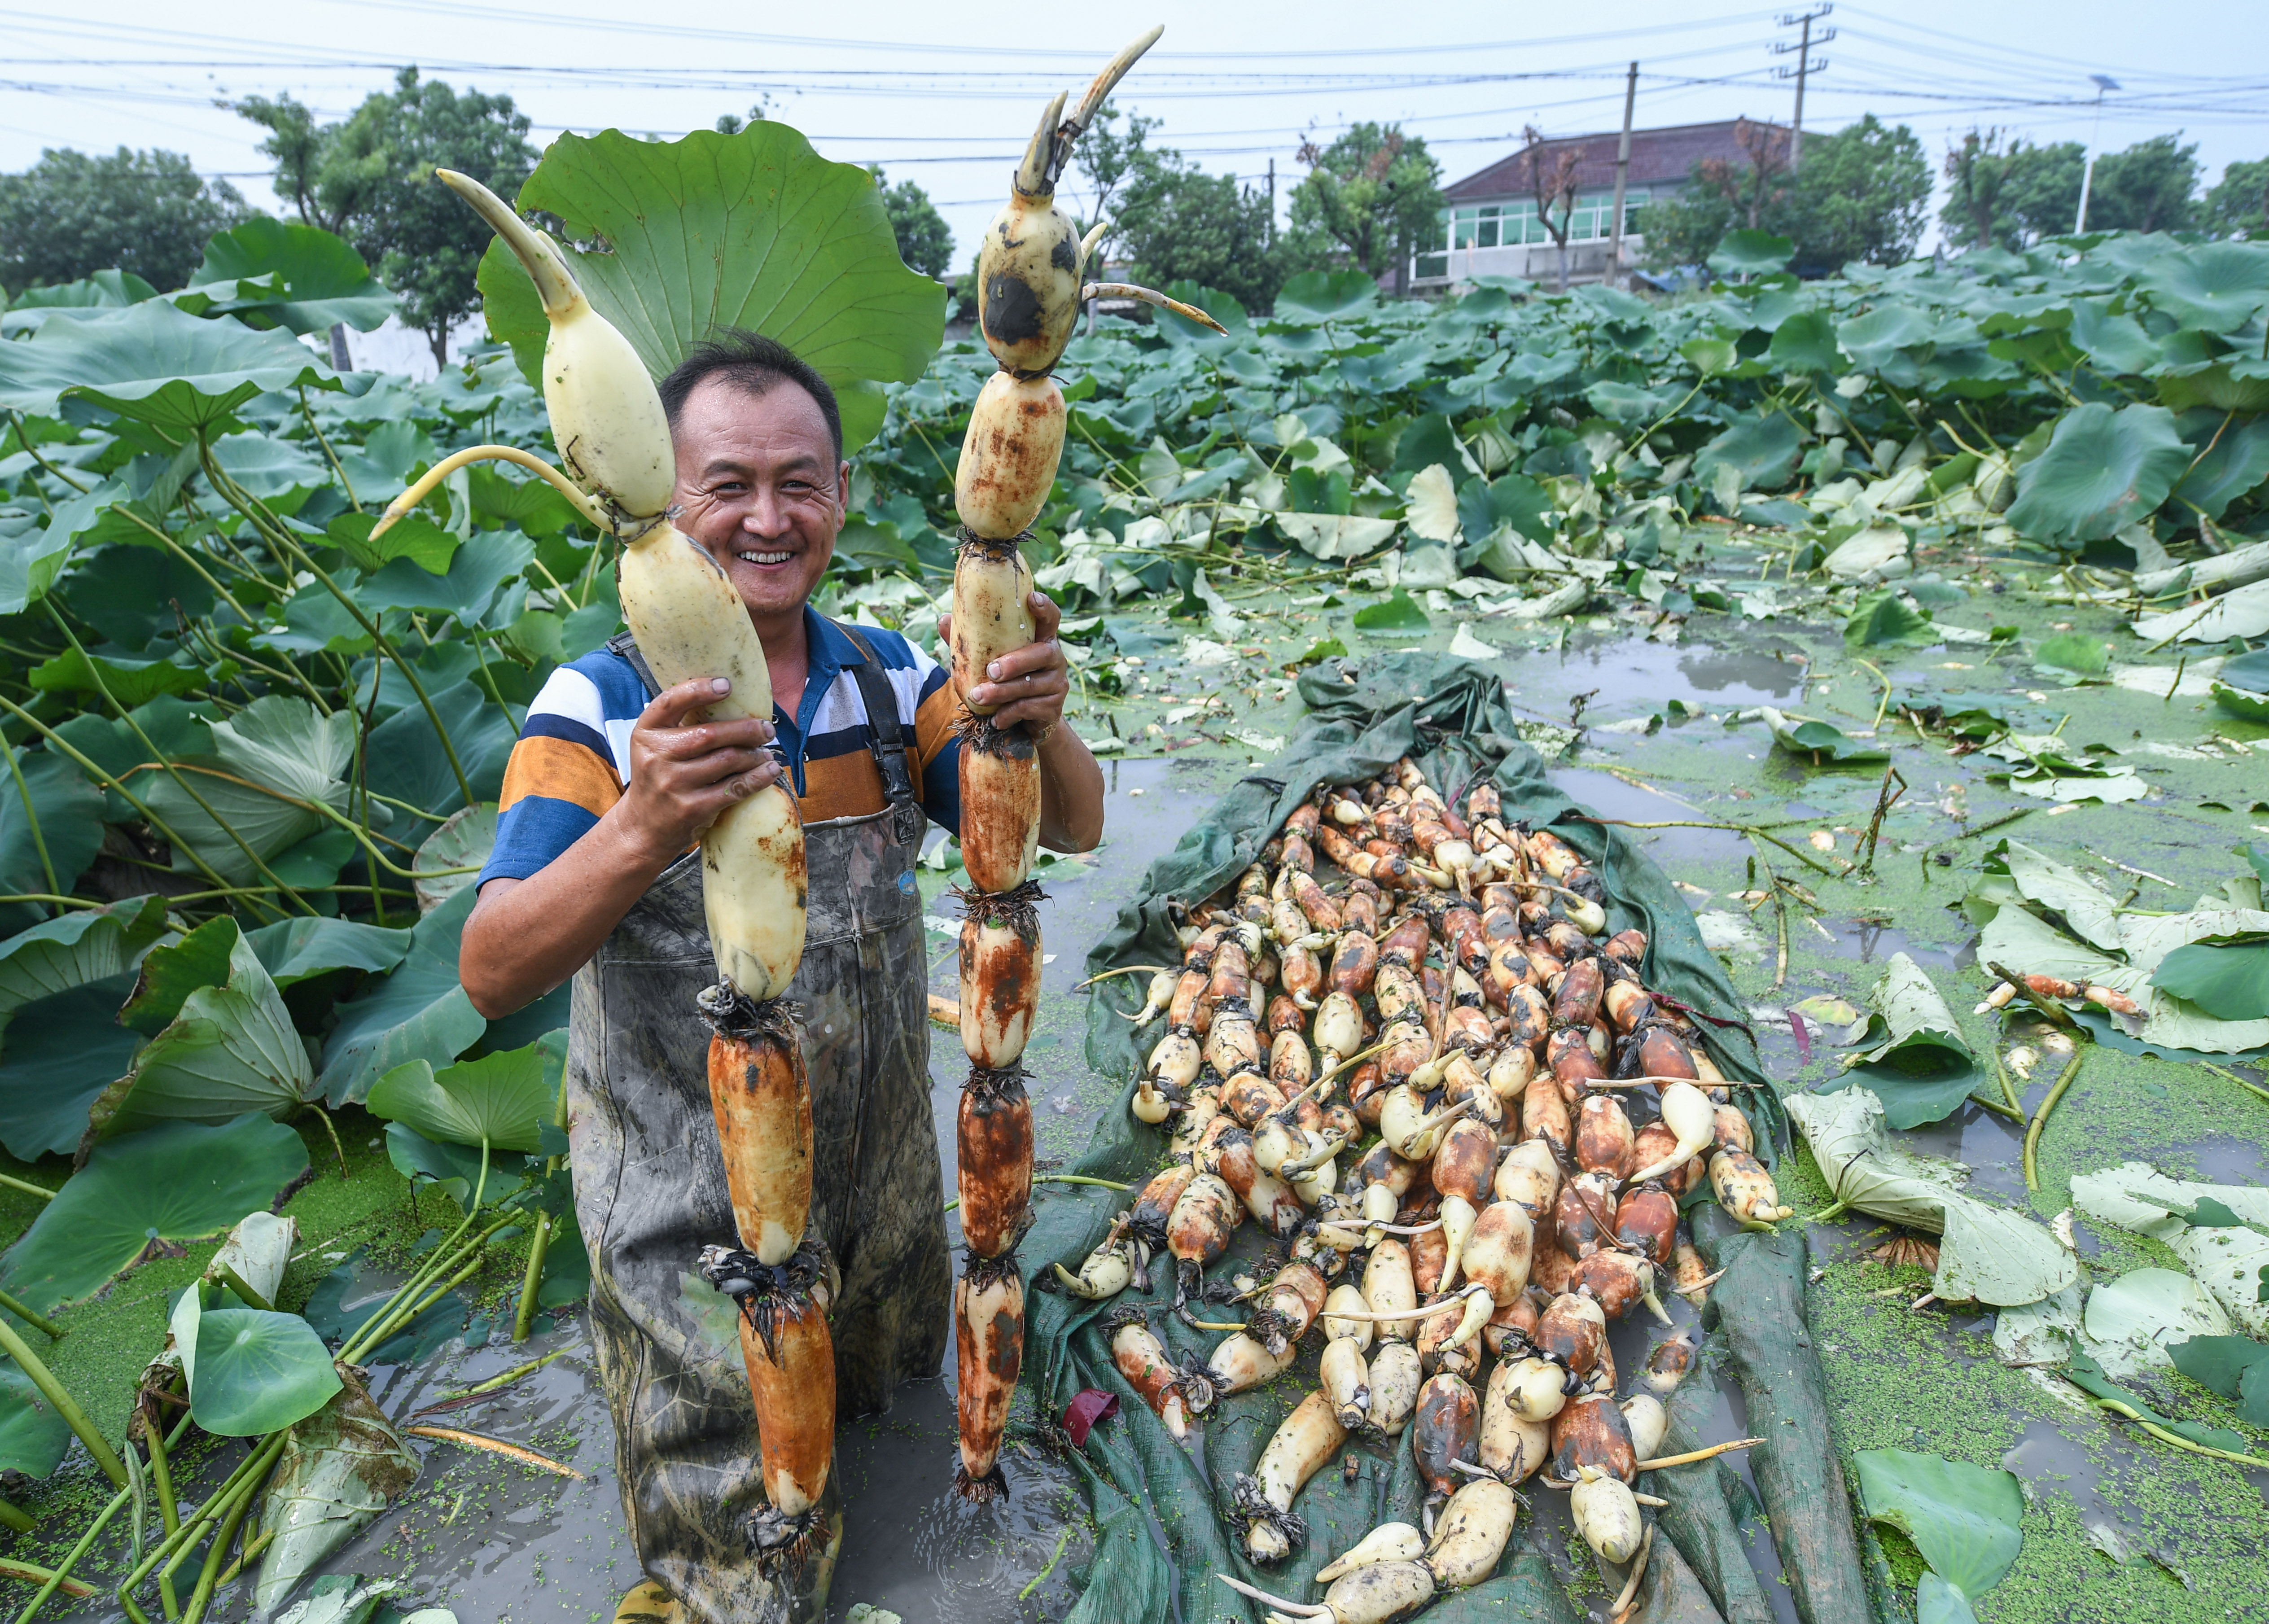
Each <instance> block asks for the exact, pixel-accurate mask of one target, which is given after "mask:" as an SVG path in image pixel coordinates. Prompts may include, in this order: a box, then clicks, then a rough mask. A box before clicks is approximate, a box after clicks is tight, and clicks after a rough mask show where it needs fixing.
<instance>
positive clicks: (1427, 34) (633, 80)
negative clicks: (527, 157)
mask: <svg viewBox="0 0 2269 1624" xmlns="http://www.w3.org/2000/svg"><path fill="white" fill-rule="evenodd" d="M1721 7H1722V9H1720V8H1721ZM1824 9H1827V8H1823V7H1822V6H1820V5H1818V4H1815V5H1814V6H1813V7H1812V10H1813V11H1815V12H1818V11H1822V10H1824ZM988 12H989V8H984V7H979V8H977V9H975V10H972V9H969V8H966V7H956V6H940V5H937V4H911V3H910V0H861V4H859V5H858V6H857V7H856V8H855V10H854V9H853V8H851V7H844V6H837V7H824V6H823V7H821V8H819V9H817V10H806V9H804V8H802V7H779V6H763V7H759V6H721V5H718V4H714V3H713V0H707V3H704V4H691V3H688V0H639V4H637V5H635V6H634V7H633V6H631V5H627V4H613V5H609V4H604V3H603V0H556V3H555V4H552V5H551V6H549V7H548V8H539V7H538V6H537V5H536V4H533V0H469V3H467V4H457V3H455V0H290V3H289V4H279V3H277V0H233V4H229V5H226V6H211V7H201V8H194V9H185V8H182V7H181V6H180V5H178V4H171V5H168V4H154V3H153V0H109V3H108V4H105V5H103V6H100V7H98V8H96V9H95V10H94V11H80V10H78V8H76V7H70V8H64V7H54V6H50V7H48V8H45V9H25V8H24V4H23V0H14V4H10V3H9V0H0V31H4V33H5V35H6V37H7V40H8V49H7V52H6V55H5V57H4V59H0V171H12V170H20V169H22V168H24V167H26V166H28V165H29V164H31V163H32V162H33V161H34V160H35V159H37V157H38V155H39V152H40V150H41V148H42V147H44V146H75V147H78V148H81V149H83V150H98V151H102V150H108V149H110V148H113V147H115V146H118V145H121V144H123V145H128V146H134V147H152V146H155V147H163V148H166V149H167V150H170V151H180V152H186V153H187V154H188V155H189V157H190V159H192V160H193V161H194V162H195V163H196V166H197V167H198V168H199V169H200V171H202V172H203V173H208V174H212V175H217V176H223V177H225V178H226V179H227V180H228V181H230V182H231V183H232V184H233V185H234V186H236V187H237V188H240V190H241V191H242V192H243V193H244V194H245V195H246V196H247V197H248V199H250V200H251V201H252V202H253V203H255V204H257V205H259V206H262V207H264V208H270V209H279V205H278V204H277V200H276V198H275V196H274V195H273V193H272V191H271V190H270V188H269V185H268V183H267V182H268V168H267V166H266V164H265V161H264V160H263V159H262V158H261V157H260V155H259V154H258V152H257V151H255V147H256V144H257V141H258V139H259V136H260V132H259V131H258V130H256V129H254V127H253V126H251V125H250V124H248V123H247V122H244V121H243V120H242V119H240V118H239V117H238V116H237V115H236V114H233V113H232V112H230V111H228V110H227V109H226V108H225V107H221V106H218V105H216V104H217V103H218V102H223V101H225V100H230V99H233V98H235V97H240V96H245V95H250V94H264V95H271V96H272V95H275V94H277V93H279V92H289V93H291V94H292V95H293V96H295V97H297V98H299V100H302V101H304V102H307V104H308V105H309V106H311V107H313V108H314V110H315V111H316V113H317V114H318V115H319V116H322V117H323V118H326V119H333V118H340V117H344V116H345V115H346V114H349V113H350V112H351V111H352V110H353V108H354V107H355V106H356V104H357V103H358V102H359V101H360V100H361V99H362V98H363V97H364V96H366V95H367V94H369V93H370V92H373V91H375V90H381V89H384V88H387V87H388V85H390V84H391V82H392V78H393V74H394V70H395V68H396V67H398V66H400V65H402V64H403V63H415V64H417V65H418V67H419V68H420V69H421V70H423V71H425V73H426V74H427V75H428V76H429V77H435V78H445V79H447V80H448V81H449V82H451V83H452V84H453V85H456V86H457V87H458V88H460V89H465V88H477V89H480V90H484V91H489V92H506V93H508V94H510V95H511V96H512V97H513V98H514V100H515V101H516V102H517V103H518V104H519V105H520V107H521V109H522V110H523V111H525V112H526V113H527V114H528V115H529V117H530V118H531V120H532V121H533V123H534V129H533V132H532V135H533V138H534V139H535V140H536V142H537V144H543V142H546V141H548V140H550V139H551V138H552V137H555V136H557V135H558V134H559V133H560V132H561V131H562V130H563V129H574V130H577V131H580V132H585V133H588V132H591V131H595V130H597V129H604V128H607V127H610V126H613V127H617V128H620V129H627V130H631V131H633V132H639V133H655V134H661V135H671V136H674V135H676V134H679V133H682V132H683V131H684V130H687V129H705V128H707V127H709V126H711V125H712V124H713V122H714V121H715V119H716V118H717V116H718V115H719V114H726V113H733V114H746V113H748V112H749V111H750V108H751V107H752V106H753V105H755V104H757V103H758V101H759V100H760V99H761V100H762V101H763V103H764V105H765V107H766V109H767V116H771V117H774V118H779V119H781V120H784V121H786V122H788V123H791V124H793V125H795V127H796V128H797V129H801V130H802V131H803V132H804V133H805V134H806V135H807V136H809V137H810V138H811V140H812V143H813V144H814V145H815V146H816V147H817V149H818V150H819V151H821V152H822V153H823V154H824V155H826V156H828V157H830V158H833V159H841V160H845V161H849V162H855V163H861V164H866V163H879V164H881V165H883V166H884V167H885V168H886V169H887V171H888V173H889V176H890V178H891V180H892V181H899V180H912V181H915V182H917V183H918V184H920V186H921V187H922V188H924V189H925V190H926V191H928V193H929V195H930V196H931V197H932V198H933V199H934V200H935V202H936V203H937V204H938V206H939V208H940V210H942V213H943V214H944V216H945V218H946V220H947V222H948V223H949V224H950V225H951V226H952V228H953V232H954V235H955V238H956V240H957V246H958V257H960V258H966V257H967V255H969V254H970V253H971V252H972V250H973V247H974V245H975V243H976V240H977V238H978V234H979V232H980V231H981V229H982V227H983V225H984V223H985V221H986V220H987V218H989V217H990V216H991V214H992V213H993V211H994V209H995V208H997V207H998V206H999V203H1000V202H1001V199H1002V198H1003V197H1005V196H1006V190H1007V177H1008V173H1009V169H1010V167H1011V166H1013V164H1014V163H1015V160H1016V155H1017V153H1018V152H1019V151H1021V149H1022V147H1023V144H1024V140H1025V138H1026V137H1028V136H1029V134H1030V133H1031V129H1032V126H1033V124H1034V122H1036V120H1037V118H1038V113H1039V111H1040V108H1041V107H1042V106H1043V105H1044V103H1045V101H1046V98H1047V97H1048V96H1049V95H1050V94H1052V93H1053V92H1055V91H1057V90H1061V89H1072V90H1074V91H1076V89H1077V88H1078V87H1079V86H1080V85H1083V84H1084V83H1085V82H1086V80H1087V79H1088V78H1090V76H1091V75H1092V74H1093V72H1094V71H1095V70H1096V69H1097V68H1098V66H1100V64H1101V63H1103V62H1104V61H1105V59H1106V58H1107V57H1108V56H1109V55H1111V54H1112V52H1113V51H1114V50H1115V49H1116V48H1118V47H1119V46H1120V45H1121V44H1122V43H1124V42H1125V41H1126V40H1127V38H1128V37H1131V36H1132V35H1134V34H1135V33H1139V32H1140V31H1141V30H1142V28H1143V27H1145V26H1148V25H1149V23H1150V22H1152V21H1158V22H1163V23H1164V25H1165V27H1166V33H1165V37H1164V39H1163V40H1162V41H1160V42H1159V44H1158V45H1157V47H1156V48H1154V49H1153V50H1152V51H1151V53H1150V54H1149V56H1148V57H1147V58H1145V60H1144V61H1143V62H1142V63H1141V64H1139V65H1138V66H1137V67H1136V69H1135V72H1134V73H1133V74H1132V75H1131V76H1130V77H1129V78H1128V79H1127V81H1126V83H1125V84H1124V85H1121V86H1120V93H1119V95H1118V97H1117V100H1118V103H1119V105H1120V106H1121V107H1129V108H1132V109H1135V110H1137V111H1140V112H1142V113H1144V114H1149V115H1151V116H1154V117H1157V118H1158V119H1161V120H1163V121H1164V126H1163V128H1162V129H1161V130H1160V131H1159V132H1158V135H1157V137H1154V138H1155V139H1157V140H1160V141H1163V142H1164V143H1166V144H1171V145H1173V146H1176V147H1178V148H1179V149H1180V150H1181V151H1183V152H1184V153H1185V154H1186V155H1187V156H1188V157H1189V158H1191V159H1193V160H1194V161H1195V162H1197V163H1198V164H1200V165H1201V166H1204V167H1206V168H1208V169H1211V170H1214V171H1216V172H1227V173H1236V174H1238V175H1239V176H1240V177H1242V178H1244V179H1245V180H1246V181H1251V182H1253V184H1256V185H1258V184H1262V183H1264V182H1265V180H1266V176H1267V173H1268V168H1269V165H1270V161H1271V160H1272V159H1273V160H1274V162H1275V171H1276V176H1277V186H1278V195H1279V197H1280V199H1281V198H1282V197H1283V196H1287V195H1288V194H1289V191H1290V187H1291V185H1292V183H1293V182H1294V181H1296V180H1297V178H1298V176H1299V175H1300V174H1302V173H1304V170H1303V169H1302V167H1301V166H1300V164H1299V162H1298V159H1297V153H1298V151H1299V148H1300V145H1301V143H1302V142H1303V140H1304V139H1310V138H1312V139H1313V140H1315V142H1316V143H1317V144H1319V145H1321V144H1326V143H1327V142H1328V141H1329V139H1330V138H1331V137H1333V136H1334V135H1335V134H1337V133H1338V132H1339V131H1341V130H1342V129H1345V128H1347V127H1348V126H1349V124H1350V123H1353V122H1357V121H1361V120H1366V119H1375V120H1380V121H1390V122H1392V121H1399V122H1401V124H1402V125H1403V126H1404V128H1405V129H1408V130H1409V131H1411V132H1412V133H1414V134H1419V135H1423V136H1424V137H1426V140H1427V142H1428V144H1429V146H1430V149H1431V150H1432V151H1434V153H1435V154H1436V156H1437V157H1438V159H1439V160H1440V162H1441V165H1442V167H1443V171H1444V177H1445V180H1455V179H1457V178H1458V177H1460V176H1462V175H1465V174H1467V173H1472V172H1473V171H1474V170H1477V169H1480V168H1482V167H1483V166H1486V165H1487V164H1489V162H1491V161H1493V160H1494V159H1497V158H1498V157H1500V156H1502V155H1503V154H1504V153H1505V152H1506V151H1511V150H1513V149H1515V148H1517V147H1518V146H1519V144H1520V139H1521V131H1522V130H1523V129H1524V128H1525V127H1527V126H1534V127H1536V128H1538V129H1541V130H1542V131H1543V132H1544V133H1545V134H1547V135H1548V136H1568V135H1578V134H1583V133H1585V132H1589V131H1593V130H1600V129H1614V128H1615V127H1616V126H1617V125H1618V123H1619V122H1621V117H1622V93H1623V76H1624V70H1625V68H1626V65H1627V64H1628V63H1630V62H1631V61H1633V60H1636V61H1637V63H1638V64H1639V73H1640V78H1639V82H1638V92H1637V111H1636V116H1635V122H1636V123H1637V126H1638V127H1639V128H1642V129H1644V128H1647V127H1649V126H1652V125H1663V124H1681V123H1691V122H1701V121H1705V120H1711V119H1722V118H1732V117H1735V116H1738V115H1742V114H1747V115H1748V116H1751V117H1756V118H1770V119H1773V120H1776V121H1781V122H1785V121H1786V120H1787V119H1788V118H1789V117H1790V115H1791V114H1792V110H1793V108H1792V104H1793V100H1794V95H1793V92H1794V88H1795V87H1794V84H1793V81H1792V79H1790V78H1785V77H1781V76H1780V75H1781V70H1787V69H1791V68H1792V66H1793V64H1794V63H1795V62H1796V60H1797V58H1796V55H1795V54H1794V46H1795V42H1796V40H1797V37H1798V31H1797V29H1796V28H1795V27H1793V26H1783V24H1782V21H1781V19H1782V18H1786V17H1790V16H1792V15H1795V14H1794V13H1791V12H1786V11H1774V10H1740V9H1736V6H1735V4H1734V3H1733V0H1698V3H1696V0H1689V3H1687V4H1675V3H1673V0H1623V3H1622V4H1618V5H1616V6H1614V7H1603V8H1600V10H1598V11H1590V10H1588V9H1579V8H1553V9H1552V10H1551V11H1549V12H1545V13H1540V12H1539V11H1536V10H1534V9H1532V8H1509V7H1505V6H1502V5H1496V4H1489V5H1484V4H1471V3H1470V0H1435V4H1430V5H1426V6H1418V7H1414V8H1412V10H1411V11H1408V12H1402V11H1401V10H1400V8H1399V7H1397V8H1388V7H1382V6H1381V5H1379V4H1377V0H1301V4H1298V5H1297V7H1296V6H1292V5H1288V4H1281V3H1280V4H1271V5H1258V4H1237V3H1235V0H1231V3H1229V4H1223V0H1212V3H1211V4H1187V3H1184V0H1170V3H1167V4H1157V3H1156V0H1154V3H1153V4H1149V5H1148V6H1144V7H1141V8H1135V9H1130V8H1120V7H1103V6H1085V7H1078V8H1070V9H1067V10H1066V11H1062V12H1061V13H1054V12H1052V11H1050V10H1048V9H1046V8H1043V9H1042V10H1040V11H1036V12H1033V13H1029V14H1027V13H1012V14H1013V15H1016V17H1017V18H1018V19H1019V21H1018V26H1016V28H1015V29H1014V30H1013V31H1009V30H1002V31H1001V33H1010V34H1011V37H1012V38H1013V40H1014V41H1015V42H1014V43H1008V44H1002V43H995V42H994V40H992V39H988V38H987V37H985V34H984V33H983V32H982V19H983V18H985V17H986V16H987V14H988ZM1832 13H1833V14H1832V15H1829V16H1827V17H1824V18H1821V19H1820V20H1818V21H1816V22H1815V23H1814V30H1815V40H1817V38H1818V35H1819V33H1821V32H1823V31H1826V30H1829V29H1832V30H1834V31H1835V37H1834V38H1832V39H1829V40H1827V41H1824V42H1821V43H1817V44H1815V47H1814V52H1813V57H1814V62H1815V63H1818V62H1820V61H1821V60H1822V59H1824V61H1825V64H1826V65H1825V67H1824V69H1822V70H1820V71H1818V72H1816V73H1814V74H1813V75H1811V76H1810V78H1809V80H1808V84H1807V95H1806V103H1805V109H1804V123H1805V128H1806V129H1837V128H1840V127H1841V126H1843V125H1844V124H1846V123H1848V122H1851V121H1853V120H1855V119H1857V118H1858V117H1859V115H1860V114H1863V113H1866V112H1873V113H1874V114H1877V115H1878V116H1879V117H1881V118H1883V119H1885V120H1886V121H1888V122H1903V123H1906V124H1908V125H1910V126H1911V127H1912V128H1913V129H1914V130H1915V132H1916V134H1917V135H1918V136H1919V137H1921V138H1922V141H1923V144H1924V146H1925V150H1926V151H1929V152H1930V153H1931V154H1932V155H1933V159H1936V158H1937V157H1938V156H1939V155H1940V154H1942V153H1943V152H1944V151H1945V149H1946V147H1947V144H1948V143H1949V142H1950V141H1951V140H1954V139H1955V138H1958V137H1959V136H1960V135H1961V133H1962V132H1963V131H1965V130H1967V129H1970V128H1971V127H1972V126H1973V125H1981V124H1982V125H1992V126H1999V127H2000V128H2002V129H2007V130H2011V131H2014V132H2016V133H2019V134H2021V135H2022V136H2024V137H2027V138H2028V139H2031V140H2035V141H2043V142H2046V141H2062V140H2078V141H2090V140H2094V139H2096V138H2097V137H2096V131H2097V129H2098V120H2099V118H2100V121H2101V137H2100V140H2101V145H2102V147H2103V150H2113V149H2116V148H2118V147H2121V146H2125V145H2126V144H2129V143H2131V142H2132V141H2136V140H2139V139H2141V138H2142V137H2146V136H2150V135H2155V134H2158V133H2161V132H2162V131H2167V130H2175V129H2180V130H2182V131H2184V139H2185V140H2186V141H2194V142H2196V143H2197V144H2198V145H2199V159H2200V160H2201V162H2202V163H2203V164H2204V165H2205V166H2206V178H2207V181H2208V183H2211V182H2212V181H2214V179H2217V178H2219V176H2220V174H2221V169H2222V166H2224V165H2225V164H2227V163H2228V162H2229V161H2231V160H2233V159H2250V158H2259V157H2262V156H2265V155H2269V4H2261V0H2183V3H2181V4H2174V5H2170V6H2162V5H2135V4H2132V0H2131V3H2125V4H2111V3H2107V0H2052V3H2051V0H1897V3H1896V5H1894V4H1892V0H1874V3H1873V4H1865V5H1862V4H1841V3H1839V4H1837V5H1835V6H1834V7H1833V8H1832ZM994 15H998V14H994ZM198 18H203V19H205V22H206V25H207V26H196V22H197V19H198ZM972 22H975V23H978V24H979V27H978V28H976V29H972V28H971V27H970V26H968V25H969V24H971V23H972ZM1594 23H1596V24H1597V25H1598V26H1586V25H1588V24H1594ZM1288 25H1289V26H1288ZM773 30H778V32H773ZM1777 48H1785V49H1778V50H1777ZM2249 70H2251V71H2249ZM2091 74H2102V75H2105V76H2107V77H2109V78H2112V79H2114V80H2116V81H2117V84H2118V85H2119V88H2118V89H2117V90H2114V91H2110V92H2105V94H2104V96H2103V104H2102V107H2101V111H2100V114H2099V111H2098V108H2097V106H2096V103H2095V96H2096V86H2095V84H2094V83H2092V82H2091V80H2090V77H2089V76H2090V75H2091ZM1073 189H1074V190H1075V188H1073ZM1074 202H1076V199H1074ZM1925 246H1928V240H1925Z"/></svg>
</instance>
